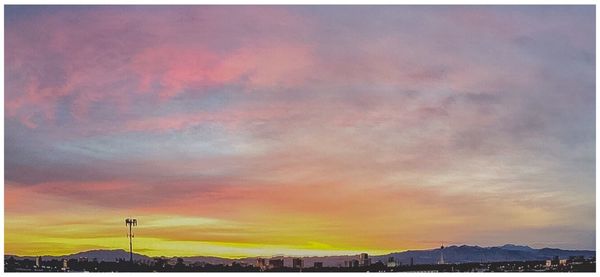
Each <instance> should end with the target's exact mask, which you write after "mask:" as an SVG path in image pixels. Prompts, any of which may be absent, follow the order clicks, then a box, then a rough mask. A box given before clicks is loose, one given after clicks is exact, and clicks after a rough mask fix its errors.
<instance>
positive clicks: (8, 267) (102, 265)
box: [4, 257, 596, 272]
mask: <svg viewBox="0 0 600 277" xmlns="http://www.w3.org/2000/svg"><path fill="white" fill-rule="evenodd" d="M4 270H5V271H6V272H260V271H266V272H299V271H302V272H595V271H596V260H595V258H591V259H584V260H578V261H570V262H564V263H563V262H561V263H554V262H552V261H515V262H491V263H462V264H419V265H399V266H389V265H386V264H384V263H382V262H377V263H374V264H371V265H368V266H358V267H320V266H319V265H314V266H312V265H311V266H310V267H303V268H299V267H296V268H292V267H268V268H264V267H263V268H261V267H258V266H256V265H253V264H245V263H237V262H234V263H231V264H228V265H222V264H219V265H215V264H207V263H194V264H186V263H184V262H183V260H181V259H180V260H178V261H177V262H176V263H175V264H170V263H169V262H168V261H166V260H161V259H156V260H154V261H152V262H134V263H131V262H129V261H126V260H118V261H114V262H106V261H100V262H99V261H88V260H81V259H71V260H47V261H43V262H39V261H35V260H31V259H21V260H19V259H15V258H13V257H10V258H8V259H5V261H4Z"/></svg>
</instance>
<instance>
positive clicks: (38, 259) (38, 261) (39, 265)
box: [35, 256, 42, 268]
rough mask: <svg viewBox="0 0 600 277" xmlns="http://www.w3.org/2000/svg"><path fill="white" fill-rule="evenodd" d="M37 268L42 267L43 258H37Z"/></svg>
mask: <svg viewBox="0 0 600 277" xmlns="http://www.w3.org/2000/svg"><path fill="white" fill-rule="evenodd" d="M35 267H37V268H41V267H42V256H39V257H37V258H35Z"/></svg>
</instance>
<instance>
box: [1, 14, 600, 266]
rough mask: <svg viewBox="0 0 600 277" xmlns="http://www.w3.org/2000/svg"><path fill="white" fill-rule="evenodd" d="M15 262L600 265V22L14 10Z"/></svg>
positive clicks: (8, 44)
mask: <svg viewBox="0 0 600 277" xmlns="http://www.w3.org/2000/svg"><path fill="white" fill-rule="evenodd" d="M4 13H5V46H4V47H5V61H4V67H5V75H4V78H5V88H4V91H5V94H4V101H5V102H4V115H5V122H4V124H5V127H4V128H5V180H4V181H5V182H4V183H5V184H4V192H5V196H4V197H5V199H4V201H5V202H4V209H5V222H4V223H5V227H4V228H5V229H4V230H5V242H4V246H5V253H8V254H18V255H40V254H67V253H74V252H78V251H83V250H90V249H115V248H120V249H127V248H128V241H127V237H126V227H125V224H124V219H125V218H126V217H135V218H137V219H138V221H139V226H137V227H136V229H135V233H136V237H135V239H134V251H135V252H138V253H141V254H146V255H152V256H158V255H166V256H173V255H179V256H189V255H211V256H221V257H243V256H256V255H274V254H286V255H329V254H356V253H359V252H363V251H366V252H369V253H371V254H383V253H388V252H392V251H401V250H406V249H427V248H434V247H439V245H440V244H442V243H444V244H446V245H448V244H457V245H461V244H469V245H475V244H476V245H481V246H492V245H502V244H505V243H513V244H527V245H530V246H532V247H558V248H566V249H595V243H596V239H595V229H596V225H595V205H596V203H595V101H596V99H595V59H596V55H595V7H594V6H570V7H567V6H562V7H560V6H543V7H542V6H537V7H533V6H519V7H515V6H512V7H511V6H470V7H460V6H454V7H451V6H435V7H434V6H429V7H427V6H379V7H367V6H363V7H359V6H354V7H343V6H320V7H316V6H312V7H311V6H229V7H225V6H179V7H174V6H171V7H169V6H138V7H134V6H112V7H111V6H109V7H99V6H77V7H69V6H47V7H35V6H30V7H24V6H7V7H5V10H4Z"/></svg>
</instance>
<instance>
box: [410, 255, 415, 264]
mask: <svg viewBox="0 0 600 277" xmlns="http://www.w3.org/2000/svg"><path fill="white" fill-rule="evenodd" d="M413 265H415V260H414V259H413V257H410V266H413Z"/></svg>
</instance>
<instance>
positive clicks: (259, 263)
mask: <svg viewBox="0 0 600 277" xmlns="http://www.w3.org/2000/svg"><path fill="white" fill-rule="evenodd" d="M256 266H257V267H258V268H260V270H265V269H267V261H266V260H265V259H263V258H256Z"/></svg>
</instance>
